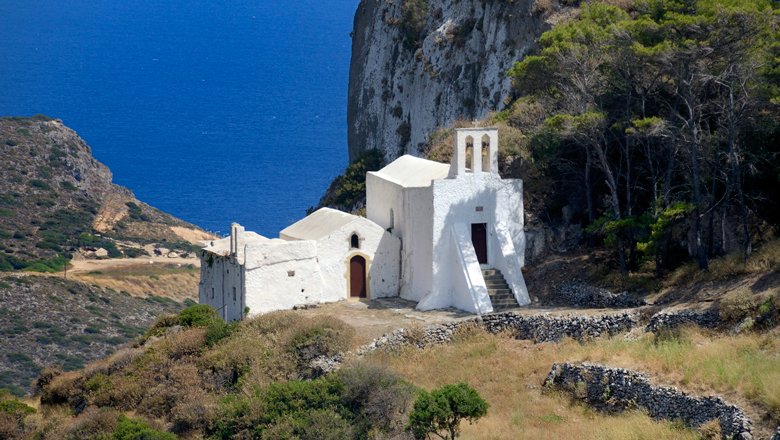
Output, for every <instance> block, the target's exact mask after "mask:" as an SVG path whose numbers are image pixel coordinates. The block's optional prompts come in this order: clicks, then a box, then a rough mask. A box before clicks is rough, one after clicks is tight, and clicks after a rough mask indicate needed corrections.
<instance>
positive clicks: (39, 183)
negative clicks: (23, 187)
mask: <svg viewBox="0 0 780 440" xmlns="http://www.w3.org/2000/svg"><path fill="white" fill-rule="evenodd" d="M28 183H29V184H30V186H31V187H33V188H35V189H40V190H44V191H48V190H50V189H51V186H49V184H48V183H46V182H44V181H43V180H40V179H31V180H30V181H29V182H28Z"/></svg>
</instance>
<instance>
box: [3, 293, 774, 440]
mask: <svg viewBox="0 0 780 440" xmlns="http://www.w3.org/2000/svg"><path fill="white" fill-rule="evenodd" d="M777 336H778V335H777V331H776V330H771V331H769V332H768V333H763V334H761V333H745V334H741V335H737V336H730V335H724V334H716V333H706V332H703V331H701V330H697V329H683V330H680V331H678V332H675V333H669V334H665V335H661V336H654V335H652V334H643V333H641V332H640V333H637V332H632V333H631V334H629V335H619V336H616V337H614V338H599V339H596V340H592V341H589V342H576V341H571V340H564V341H563V342H561V343H546V344H538V345H535V344H533V343H531V342H529V341H520V340H515V339H513V338H511V337H507V335H490V334H487V333H484V332H483V331H482V330H479V329H476V328H471V329H465V330H461V331H459V333H458V334H457V335H456V338H455V340H454V342H453V343H451V344H446V345H440V346H433V347H429V348H426V349H424V350H419V349H413V348H405V349H400V350H396V351H392V352H374V353H373V354H371V355H369V356H368V357H366V358H363V359H356V360H351V361H348V362H347V363H346V364H345V365H344V366H343V367H342V369H341V370H339V371H338V372H337V373H329V374H323V373H322V371H321V370H320V369H319V368H318V367H316V365H318V364H317V363H316V362H312V361H314V360H316V359H319V358H320V357H321V356H330V355H333V354H335V353H337V352H341V351H344V350H347V349H351V348H355V329H354V328H352V327H350V326H348V325H346V324H344V323H343V322H341V321H340V320H338V319H336V318H333V317H329V316H314V317H306V316H305V314H303V313H300V312H281V313H272V314H268V315H264V316H260V317H256V318H253V319H249V320H247V321H244V322H241V323H240V324H234V325H227V324H225V323H224V322H222V321H220V320H219V319H217V318H216V317H215V315H214V314H213V312H211V311H209V310H208V308H204V307H201V306H197V307H194V308H189V309H187V310H185V311H183V312H181V313H179V314H178V315H170V316H167V317H164V318H160V319H159V320H158V321H157V322H156V323H155V324H154V326H153V327H152V328H151V329H150V330H148V331H147V332H146V333H145V335H144V336H143V337H142V338H141V339H140V340H139V342H138V343H136V344H134V345H133V346H126V347H125V348H123V349H122V350H120V351H119V352H117V353H115V354H113V355H111V356H109V357H107V358H105V359H101V360H98V361H95V362H93V363H91V364H90V365H88V366H86V367H85V368H84V369H81V370H78V371H72V372H69V373H63V374H52V373H45V374H43V375H42V376H41V378H40V379H39V381H38V394H37V395H36V397H35V398H34V399H29V400H27V403H28V404H31V405H32V407H35V408H37V412H36V413H34V414H23V415H22V416H20V417H18V420H17V421H18V425H15V426H18V427H19V429H18V431H17V434H15V435H16V436H15V437H11V438H39V439H55V438H56V439H60V438H82V437H78V435H79V433H83V432H89V433H90V437H89V438H99V437H98V436H100V435H111V433H112V432H116V430H117V429H119V428H118V426H119V425H120V423H122V422H121V421H122V420H124V419H123V417H124V416H123V414H124V415H127V416H130V417H131V418H132V419H133V420H134V423H138V424H140V425H143V426H146V427H147V428H148V429H157V430H159V431H160V432H163V431H167V432H170V433H173V434H175V435H176V436H177V437H172V438H212V439H218V438H264V439H266V438H271V439H281V438H302V439H308V438H322V439H347V438H376V439H390V438H394V439H403V438H411V437H410V434H409V433H408V432H406V431H405V426H406V425H407V420H408V417H409V412H410V410H411V405H412V402H413V401H414V398H415V396H416V391H415V390H417V389H426V390H427V389H432V388H434V387H439V386H441V385H443V384H448V383H456V382H461V381H463V382H466V383H468V384H470V385H471V386H472V387H474V388H475V389H476V390H477V391H478V392H479V393H480V395H481V396H482V397H483V398H484V399H485V400H486V401H487V402H488V404H489V405H490V406H489V410H488V414H487V416H486V417H484V418H482V419H479V420H478V421H476V422H475V423H474V424H468V423H466V422H464V423H463V425H462V428H463V438H490V439H504V438H506V439H518V438H520V439H522V438H529V439H557V438H566V437H574V438H583V439H625V438H632V439H658V438H660V439H698V438H710V437H708V435H709V434H706V433H705V431H702V432H697V431H694V430H690V429H686V428H683V427H681V426H680V425H678V424H675V423H669V422H658V421H653V420H651V419H650V418H648V417H647V416H646V415H645V414H642V413H640V412H628V413H625V414H620V415H609V414H604V413H599V412H596V411H593V410H591V409H589V408H587V407H585V406H582V405H580V404H578V403H575V402H573V401H572V400H570V398H569V397H566V396H564V395H560V394H557V393H554V392H549V391H546V390H545V389H543V387H542V382H543V380H544V377H545V376H546V375H547V373H548V372H549V369H550V367H551V365H552V363H553V362H563V361H594V362H602V363H606V364H609V365H613V366H622V367H628V368H633V369H637V370H640V371H644V372H646V373H648V374H649V375H650V376H651V377H652V379H653V380H654V381H655V382H657V383H659V384H672V385H677V386H679V387H681V388H683V389H685V390H688V391H690V392H693V393H695V394H712V393H719V394H722V395H724V396H725V397H726V399H727V400H729V401H731V402H733V403H736V404H738V405H741V406H742V407H743V408H745V409H746V410H747V412H748V415H749V416H750V417H751V418H752V419H753V421H754V423H756V424H757V429H758V433H759V434H765V433H767V432H768V431H769V429H771V428H772V427H774V425H775V424H777V423H778V422H780V401H778V399H777V395H779V394H780V389H777V387H778V383H780V380H779V379H780V345H778V343H777ZM0 400H2V399H1V398H0ZM0 419H2V417H0ZM0 430H2V421H0ZM160 435H162V434H160Z"/></svg>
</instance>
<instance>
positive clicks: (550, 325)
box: [358, 312, 639, 355]
mask: <svg viewBox="0 0 780 440" xmlns="http://www.w3.org/2000/svg"><path fill="white" fill-rule="evenodd" d="M638 323H639V314H637V313H625V312H623V313H609V314H603V315H595V316H580V315H563V316H553V315H548V314H540V315H518V314H515V313H513V312H503V313H491V314H488V315H484V316H482V317H477V318H471V319H466V320H462V321H455V322H448V323H445V324H437V325H430V326H426V327H423V328H422V329H398V330H396V331H394V332H392V333H390V334H388V335H384V336H382V337H380V338H377V339H375V340H373V341H371V342H370V343H368V344H366V345H364V346H363V347H361V348H359V349H358V354H361V355H362V354H366V353H369V352H372V351H374V350H377V349H394V348H399V347H401V346H416V347H419V348H423V347H426V346H429V345H435V344H442V343H447V342H450V341H452V338H453V335H455V333H456V332H457V331H458V330H460V329H463V328H466V327H469V326H478V327H482V328H484V329H485V330H486V331H488V332H490V333H500V332H509V333H510V334H511V335H513V336H514V337H515V338H517V339H528V340H532V341H534V342H536V343H540V342H556V341H560V340H561V339H563V338H564V337H570V338H574V339H577V340H580V341H583V340H588V339H592V338H597V337H599V336H611V335H615V334H618V333H624V332H627V331H629V330H631V329H632V328H633V327H635V326H636V325H637V324H638Z"/></svg>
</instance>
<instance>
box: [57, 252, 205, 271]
mask: <svg viewBox="0 0 780 440" xmlns="http://www.w3.org/2000/svg"><path fill="white" fill-rule="evenodd" d="M141 264H150V265H155V264H157V265H160V264H180V265H182V266H184V265H187V264H190V265H192V266H195V267H200V259H199V258H181V257H175V258H168V257H162V256H160V257H158V256H154V257H139V258H108V259H105V260H71V262H70V267H68V274H78V273H85V272H94V271H108V270H112V269H118V268H122V267H129V266H137V265H141Z"/></svg>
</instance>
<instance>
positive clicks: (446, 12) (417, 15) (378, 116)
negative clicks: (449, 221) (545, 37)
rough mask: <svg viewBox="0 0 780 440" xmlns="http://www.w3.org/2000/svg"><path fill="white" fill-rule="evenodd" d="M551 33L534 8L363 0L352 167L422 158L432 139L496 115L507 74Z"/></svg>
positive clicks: (352, 100)
mask: <svg viewBox="0 0 780 440" xmlns="http://www.w3.org/2000/svg"><path fill="white" fill-rule="evenodd" d="M546 28H547V24H546V23H545V21H544V19H543V18H542V16H541V14H540V13H536V12H534V7H533V2H532V1H531V0H516V1H509V0H394V1H388V0H363V1H361V3H360V5H359V6H358V9H357V12H356V14H355V22H354V30H353V36H352V62H351V65H350V75H349V102H348V110H347V123H348V141H349V156H350V160H354V159H355V158H356V157H357V155H358V154H359V153H360V152H361V151H365V150H369V149H372V148H377V149H379V150H381V151H383V152H384V153H385V157H386V158H387V159H393V158H395V157H397V156H399V155H401V154H404V153H410V154H419V153H420V149H421V148H422V147H424V146H425V143H426V140H427V136H428V134H429V133H430V132H431V131H433V130H434V129H435V128H437V127H440V126H445V125H449V124H451V123H452V122H454V121H455V120H457V119H467V120H473V119H479V118H482V117H484V116H485V115H486V113H487V112H489V111H494V110H501V109H502V108H503V106H504V100H505V98H506V97H507V96H508V95H509V94H510V92H511V88H510V81H509V79H508V78H507V76H506V71H507V70H508V69H509V68H511V67H512V64H513V63H514V62H515V61H517V60H519V59H520V58H522V57H523V56H524V55H525V54H527V53H528V52H529V50H530V49H531V48H532V47H533V46H534V44H535V42H536V41H537V39H538V37H539V35H541V33H542V32H544V30H546Z"/></svg>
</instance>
